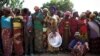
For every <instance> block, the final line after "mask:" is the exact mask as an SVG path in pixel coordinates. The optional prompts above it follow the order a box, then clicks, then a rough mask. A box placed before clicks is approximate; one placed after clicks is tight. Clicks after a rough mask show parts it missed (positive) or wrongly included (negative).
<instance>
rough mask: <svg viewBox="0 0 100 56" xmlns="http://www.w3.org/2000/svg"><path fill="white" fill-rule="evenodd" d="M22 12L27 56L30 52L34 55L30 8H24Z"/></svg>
mask: <svg viewBox="0 0 100 56" xmlns="http://www.w3.org/2000/svg"><path fill="white" fill-rule="evenodd" d="M21 14H22V16H23V26H24V45H25V56H27V55H28V53H29V55H31V56H33V34H32V31H31V29H32V28H31V27H32V25H31V24H32V22H31V17H30V12H29V9H28V8H23V9H22V11H21ZM29 50H30V51H29Z"/></svg>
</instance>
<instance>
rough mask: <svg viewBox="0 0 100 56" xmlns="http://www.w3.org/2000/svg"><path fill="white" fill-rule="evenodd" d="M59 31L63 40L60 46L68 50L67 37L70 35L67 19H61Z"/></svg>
mask: <svg viewBox="0 0 100 56" xmlns="http://www.w3.org/2000/svg"><path fill="white" fill-rule="evenodd" d="M59 32H60V34H61V36H62V39H63V42H62V46H61V48H62V49H63V50H64V51H66V50H68V44H69V39H70V36H71V33H70V25H69V21H68V19H63V20H62V21H61V23H60V25H59Z"/></svg>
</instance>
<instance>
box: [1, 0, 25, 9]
mask: <svg viewBox="0 0 100 56" xmlns="http://www.w3.org/2000/svg"><path fill="white" fill-rule="evenodd" d="M23 2H24V0H0V8H2V7H4V6H9V7H11V8H13V9H14V8H22V4H23Z"/></svg>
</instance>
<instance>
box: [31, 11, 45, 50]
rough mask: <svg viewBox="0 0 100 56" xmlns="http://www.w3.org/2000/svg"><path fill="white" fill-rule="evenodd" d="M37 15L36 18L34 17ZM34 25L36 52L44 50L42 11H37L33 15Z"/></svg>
mask: <svg viewBox="0 0 100 56" xmlns="http://www.w3.org/2000/svg"><path fill="white" fill-rule="evenodd" d="M34 17H35V18H34ZM32 18H33V22H34V23H33V25H34V27H33V28H34V33H35V37H34V50H35V51H36V52H43V25H42V21H43V19H44V16H43V14H42V13H41V12H36V13H34V14H33V15H32Z"/></svg>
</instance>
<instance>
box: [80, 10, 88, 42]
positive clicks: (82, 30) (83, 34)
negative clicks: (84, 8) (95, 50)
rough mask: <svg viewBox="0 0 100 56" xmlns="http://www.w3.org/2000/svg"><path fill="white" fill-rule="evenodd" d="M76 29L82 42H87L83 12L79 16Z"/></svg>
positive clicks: (85, 21) (85, 20)
mask: <svg viewBox="0 0 100 56" xmlns="http://www.w3.org/2000/svg"><path fill="white" fill-rule="evenodd" d="M78 28H79V29H78V30H79V32H80V35H81V38H82V40H84V41H88V31H87V29H88V28H87V19H86V15H85V13H84V12H83V13H82V14H81V16H80V19H79V20H78Z"/></svg>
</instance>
